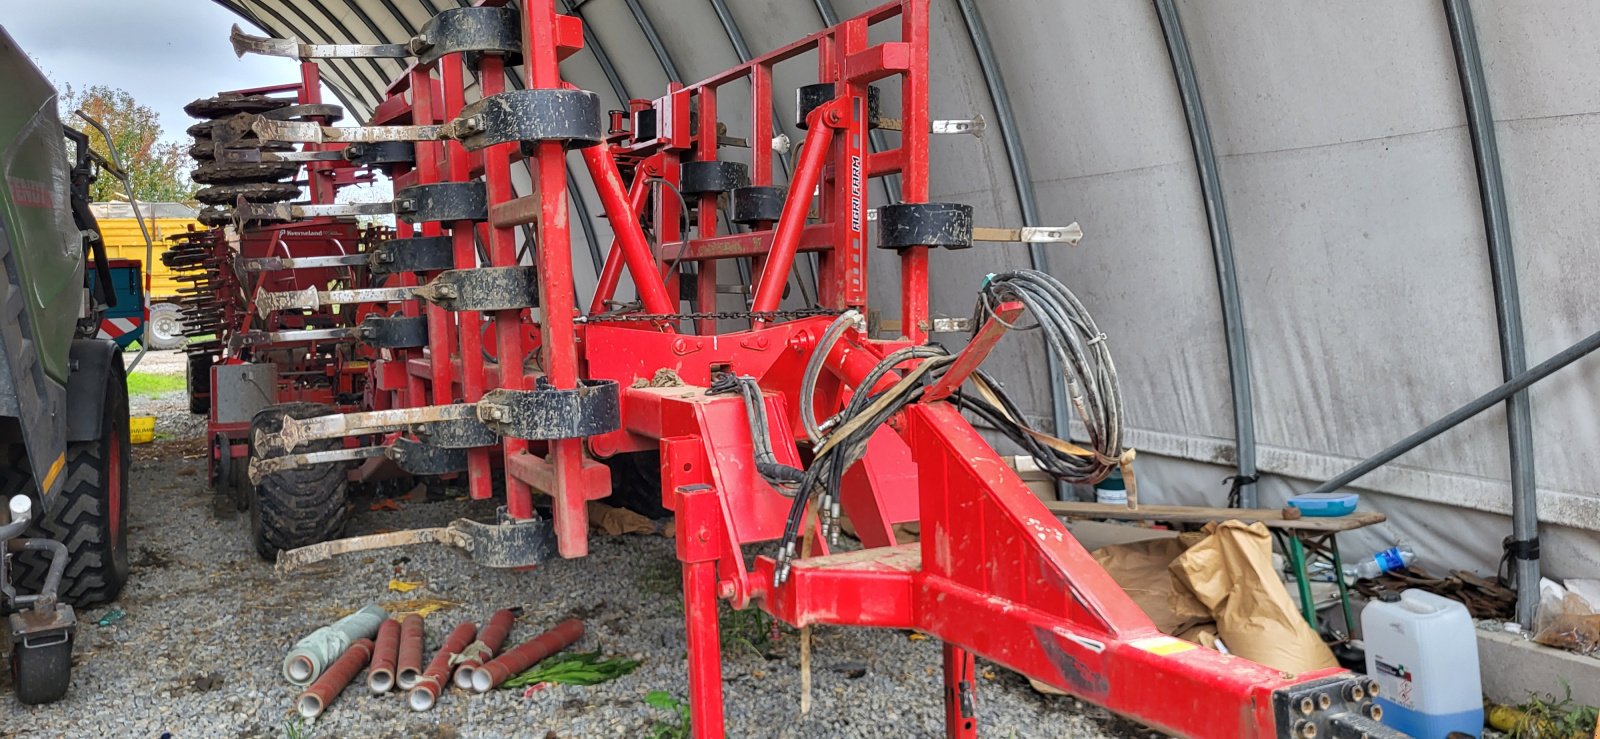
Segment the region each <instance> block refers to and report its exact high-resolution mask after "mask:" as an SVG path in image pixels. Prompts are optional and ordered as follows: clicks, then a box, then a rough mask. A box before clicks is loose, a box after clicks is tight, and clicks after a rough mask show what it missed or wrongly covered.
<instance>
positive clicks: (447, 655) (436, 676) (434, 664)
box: [410, 621, 478, 711]
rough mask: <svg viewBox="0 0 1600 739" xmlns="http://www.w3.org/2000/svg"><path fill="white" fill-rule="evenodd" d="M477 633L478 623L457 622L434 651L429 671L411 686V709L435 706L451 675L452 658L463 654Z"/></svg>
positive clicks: (421, 709)
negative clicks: (445, 682)
mask: <svg viewBox="0 0 1600 739" xmlns="http://www.w3.org/2000/svg"><path fill="white" fill-rule="evenodd" d="M477 635H478V625H477V624H475V623H473V622H471V621H462V622H461V623H459V624H456V628H455V630H454V631H451V632H450V636H447V637H445V640H444V644H443V645H442V646H440V647H439V651H438V652H436V653H434V655H433V660H432V661H430V662H429V663H428V669H427V671H426V672H424V673H422V677H420V678H417V682H416V685H415V686H414V687H412V688H411V698H410V703H411V710H413V711H426V710H429V709H431V708H433V704H434V703H435V702H437V701H438V700H439V691H441V690H443V689H444V681H445V680H446V679H448V678H449V677H450V660H452V659H455V656H456V655H458V654H461V652H462V650H465V649H466V648H467V645H468V644H471V643H472V640H473V639H474V638H475V637H477Z"/></svg>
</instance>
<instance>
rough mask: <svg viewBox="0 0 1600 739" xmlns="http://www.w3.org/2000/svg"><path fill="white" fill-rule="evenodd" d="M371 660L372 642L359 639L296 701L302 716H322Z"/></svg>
mask: <svg viewBox="0 0 1600 739" xmlns="http://www.w3.org/2000/svg"><path fill="white" fill-rule="evenodd" d="M371 658H372V640H371V639H357V640H356V643H354V644H351V645H350V648H349V649H346V650H345V652H344V654H342V655H340V656H339V658H338V659H336V660H334V661H333V664H331V665H329V666H328V669H327V670H326V671H324V672H323V673H322V677H319V678H317V681H316V682H314V683H312V684H311V687H309V688H306V691H305V692H304V693H301V694H300V699H299V700H298V701H295V706H296V707H297V708H298V709H299V710H300V715H301V716H304V717H306V718H316V717H317V716H319V715H321V714H322V711H323V709H325V708H327V707H328V704H329V703H332V702H333V699H334V698H337V697H339V693H341V692H343V691H344V686H346V685H349V684H350V681H351V680H354V679H355V677H356V673H358V672H361V668H362V667H365V666H366V665H367V660H369V659H371Z"/></svg>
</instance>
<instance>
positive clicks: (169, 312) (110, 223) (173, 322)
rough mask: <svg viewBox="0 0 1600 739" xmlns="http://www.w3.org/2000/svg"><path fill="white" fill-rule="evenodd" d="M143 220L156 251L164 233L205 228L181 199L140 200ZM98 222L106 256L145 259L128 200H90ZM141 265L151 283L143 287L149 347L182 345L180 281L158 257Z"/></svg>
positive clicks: (137, 227)
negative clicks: (93, 201) (147, 317)
mask: <svg viewBox="0 0 1600 739" xmlns="http://www.w3.org/2000/svg"><path fill="white" fill-rule="evenodd" d="M139 208H140V210H141V211H142V213H143V215H144V222H145V225H146V226H147V227H149V229H150V238H151V239H152V240H154V241H155V242H156V249H157V253H158V254H159V253H160V250H161V249H162V248H163V246H164V245H165V244H166V241H167V237H168V236H171V235H173V234H179V233H183V232H185V231H188V230H190V229H191V228H193V229H195V230H200V229H204V228H205V226H202V225H200V222H199V221H197V220H195V214H196V212H197V211H196V210H195V209H194V208H191V207H189V206H187V205H184V204H182V203H140V204H139ZM89 209H90V210H91V211H93V212H94V217H95V220H96V221H99V223H100V233H101V236H102V238H104V239H105V244H106V256H107V257H108V258H110V259H133V260H137V261H139V262H143V261H144V257H145V243H144V235H143V234H141V233H140V232H139V222H138V220H137V219H135V218H134V217H133V208H132V207H130V206H129V205H128V204H127V203H91V204H90V205H89ZM151 261H152V262H154V263H153V264H146V265H144V269H145V274H147V275H149V279H150V284H149V287H148V289H147V290H146V291H145V295H146V296H147V299H148V300H149V301H150V318H149V320H148V321H147V322H146V323H145V331H144V336H145V340H146V341H148V342H149V343H150V348H151V349H176V348H178V347H180V346H183V343H184V336H183V325H182V323H181V322H180V320H179V310H178V305H177V303H175V302H173V301H175V300H177V298H178V288H179V287H181V286H182V283H180V282H178V281H177V280H175V279H173V273H172V270H170V269H168V268H167V266H166V265H164V264H162V263H161V260H159V259H153V260H151Z"/></svg>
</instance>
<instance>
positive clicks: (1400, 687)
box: [1361, 590, 1483, 739]
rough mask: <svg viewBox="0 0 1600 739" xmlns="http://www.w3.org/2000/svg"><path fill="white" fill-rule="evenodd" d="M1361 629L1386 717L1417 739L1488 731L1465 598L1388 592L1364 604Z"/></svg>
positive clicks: (1369, 671)
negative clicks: (1365, 606)
mask: <svg viewBox="0 0 1600 739" xmlns="http://www.w3.org/2000/svg"><path fill="white" fill-rule="evenodd" d="M1361 632H1362V634H1364V635H1365V636H1366V646H1367V676H1368V677H1370V678H1372V679H1373V680H1376V681H1377V682H1378V687H1379V688H1380V690H1379V692H1378V704H1379V705H1380V706H1382V707H1383V723H1384V724H1386V725H1388V726H1392V727H1394V728H1395V729H1398V730H1400V731H1403V732H1405V733H1407V734H1410V735H1412V736H1414V737H1418V739H1444V738H1445V737H1446V736H1448V735H1449V734H1450V733H1451V732H1461V733H1463V734H1467V735H1470V736H1479V735H1481V734H1482V732H1483V685H1482V682H1481V681H1480V677H1479V674H1478V637H1477V633H1476V631H1475V630H1474V628H1473V626H1472V616H1471V615H1469V614H1468V613H1467V607H1466V606H1464V605H1462V604H1460V603H1458V602H1456V601H1453V600H1450V599H1449V598H1444V597H1441V596H1437V595H1434V594H1433V593H1429V592H1426V591H1422V590H1407V591H1405V593H1403V594H1400V595H1396V594H1394V593H1392V592H1385V593H1383V594H1382V595H1381V596H1380V599H1379V600H1378V601H1375V602H1373V603H1370V604H1368V605H1367V608H1366V610H1364V611H1362V613H1361Z"/></svg>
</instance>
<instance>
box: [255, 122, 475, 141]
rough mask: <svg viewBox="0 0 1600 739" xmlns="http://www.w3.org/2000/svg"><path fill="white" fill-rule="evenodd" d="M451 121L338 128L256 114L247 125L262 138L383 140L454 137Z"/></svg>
mask: <svg viewBox="0 0 1600 739" xmlns="http://www.w3.org/2000/svg"><path fill="white" fill-rule="evenodd" d="M452 125H454V124H445V125H437V126H436V125H428V126H352V127H348V128H338V127H334V126H322V125H318V124H316V123H308V122H301V121H275V120H272V119H270V118H257V119H256V122H255V123H254V124H253V125H252V126H251V128H252V129H254V130H255V132H256V135H257V136H260V137H261V138H262V140H264V141H288V142H293V143H302V144H325V143H330V142H362V143H377V142H383V141H438V140H440V139H447V138H455V135H454V134H453V132H451V131H450V130H449V129H451V127H452Z"/></svg>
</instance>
